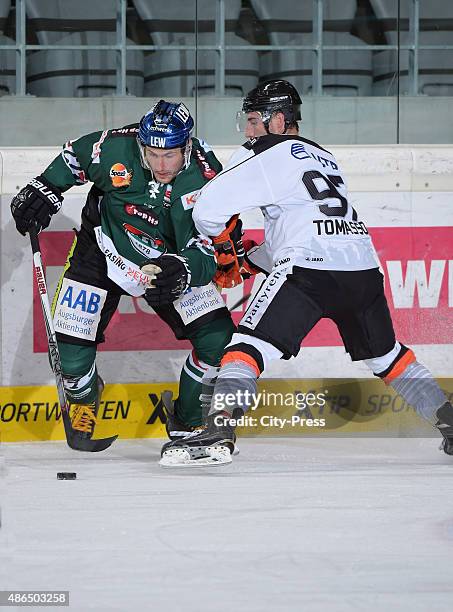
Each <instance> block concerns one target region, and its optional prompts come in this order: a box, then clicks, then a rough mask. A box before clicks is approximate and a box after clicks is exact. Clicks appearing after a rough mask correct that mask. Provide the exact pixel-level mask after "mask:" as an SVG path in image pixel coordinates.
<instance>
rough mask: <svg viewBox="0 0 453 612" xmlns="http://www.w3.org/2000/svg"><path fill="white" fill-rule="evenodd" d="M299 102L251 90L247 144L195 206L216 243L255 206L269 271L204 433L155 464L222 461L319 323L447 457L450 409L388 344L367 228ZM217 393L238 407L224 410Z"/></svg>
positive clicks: (410, 359)
mask: <svg viewBox="0 0 453 612" xmlns="http://www.w3.org/2000/svg"><path fill="white" fill-rule="evenodd" d="M301 103H302V102H301V99H300V97H299V94H298V93H297V91H296V89H295V88H294V87H293V86H292V85H291V84H290V83H288V82H287V81H282V80H275V81H268V82H266V83H263V84H260V85H258V86H257V87H256V88H255V89H253V90H252V91H251V92H249V94H248V95H247V97H246V98H245V100H244V103H243V111H242V118H243V119H244V120H245V135H246V136H247V137H248V139H249V140H248V141H247V142H246V143H245V144H244V145H243V146H242V147H241V148H240V149H239V150H238V151H237V152H236V153H235V154H234V155H233V157H232V159H231V160H230V163H229V164H228V166H227V167H226V168H225V169H224V170H223V172H221V173H220V174H218V175H217V177H215V178H214V180H212V181H211V182H210V183H208V184H207V185H206V186H205V187H204V188H203V190H202V191H201V194H200V195H199V197H198V199H197V202H196V205H195V209H194V213H193V218H194V221H195V224H196V227H197V229H198V230H199V231H200V232H201V233H202V234H204V235H206V236H209V237H211V238H213V239H214V240H215V241H218V239H219V235H220V236H221V237H222V238H223V240H224V241H227V240H228V237H229V236H230V235H231V228H232V226H234V219H236V218H237V215H238V214H241V213H244V212H246V211H248V210H251V209H254V208H257V207H258V208H260V209H261V211H262V213H263V216H264V231H265V241H264V243H263V245H261V246H260V247H259V248H258V249H255V250H254V253H253V257H254V258H255V260H256V259H257V258H258V256H259V257H260V259H261V261H263V260H267V261H269V262H270V263H269V269H268V270H266V271H267V272H268V276H267V278H266V280H265V281H264V282H263V284H262V285H261V287H260V288H259V290H258V291H257V293H256V295H255V296H254V298H253V299H252V301H251V302H250V304H249V306H248V308H247V310H246V312H245V314H244V316H243V317H242V319H241V321H240V323H239V326H238V330H237V333H235V334H234V335H233V338H232V340H231V342H230V344H229V345H228V346H227V347H226V349H225V352H224V355H223V358H222V361H221V369H220V372H219V374H218V377H217V380H216V382H215V388H214V397H213V399H212V401H211V402H210V407H209V415H208V418H207V422H206V427H205V430H204V431H203V432H201V433H199V434H198V435H195V436H193V437H191V438H186V439H185V440H181V441H179V442H176V443H172V442H170V443H168V444H166V445H165V446H164V447H163V449H162V459H161V463H162V464H163V465H172V464H175V465H180V464H188V465H190V464H197V463H211V462H212V463H216V462H217V463H225V462H229V461H231V455H230V452H232V451H233V449H234V440H235V436H234V427H233V423H234V419H235V418H236V417H238V416H241V415H242V414H243V413H244V412H245V411H246V410H247V409H248V407H249V406H248V405H247V401H245V400H246V398H251V397H254V394H255V393H256V388H257V385H256V381H257V378H258V377H259V376H260V374H261V373H262V372H263V371H264V370H265V368H266V366H267V364H268V363H269V361H270V360H272V359H289V358H290V357H292V356H295V355H297V353H298V352H299V349H300V344H301V342H302V341H303V339H304V338H305V336H306V335H307V334H308V332H309V331H310V330H311V329H312V328H313V327H314V325H316V323H317V322H318V321H319V320H320V319H321V318H323V317H327V318H330V319H332V320H333V321H334V322H335V323H336V325H337V327H338V329H339V331H340V334H341V337H342V339H343V342H344V345H345V348H346V351H347V352H348V353H349V355H350V356H351V358H352V360H354V361H356V360H363V361H364V362H365V363H366V364H367V365H368V366H369V368H370V369H371V371H372V372H373V374H374V375H376V376H378V377H380V378H382V379H383V380H384V381H385V383H387V384H388V385H390V386H392V387H393V389H394V390H395V391H396V392H397V393H399V394H400V395H401V396H402V397H403V398H404V399H405V400H406V401H407V403H408V404H410V405H412V406H413V407H414V408H415V409H416V411H417V413H418V414H419V415H420V416H421V417H423V418H425V419H427V420H428V421H430V422H431V423H432V425H433V426H435V427H437V428H438V429H439V430H440V432H441V434H442V435H443V449H444V451H445V452H446V453H447V454H450V455H451V454H453V407H452V406H451V404H450V403H449V402H448V401H447V398H446V397H445V394H444V393H443V391H442V390H441V389H440V387H439V385H438V384H437V382H436V381H435V380H434V378H433V376H432V374H431V373H430V372H429V370H428V369H427V368H426V367H425V366H423V365H422V364H420V363H419V362H418V361H417V359H416V357H415V354H414V352H413V351H412V350H411V349H410V348H408V347H406V346H404V345H403V344H401V343H400V342H398V341H397V340H396V339H395V334H394V330H393V324H392V320H391V316H390V312H389V309H388V305H387V300H386V298H385V294H384V286H383V275H382V274H381V272H380V270H379V261H378V258H377V256H376V252H375V250H374V247H373V244H372V241H371V238H370V236H369V234H368V230H367V228H366V225H365V223H364V222H363V221H362V220H361V219H360V218H359V216H358V214H357V212H356V211H355V210H354V208H353V207H352V206H351V204H350V202H349V201H348V195H347V188H346V180H345V177H344V176H343V174H342V172H341V169H340V168H339V166H338V163H337V161H336V159H335V157H334V155H332V153H330V152H329V151H327V150H326V149H324V148H323V147H321V146H320V145H318V144H317V143H315V142H312V141H310V140H307V139H305V138H302V137H300V136H299V130H298V123H297V122H298V120H300V118H301V117H300V105H301ZM232 218H233V222H232ZM225 228H226V229H225ZM231 251H232V252H234V241H232V244H231ZM253 257H252V255H251V256H250V259H252V260H253ZM239 265H240V262H238V264H237V265H236V267H235V269H236V271H238V270H239ZM261 267H263V266H261ZM229 394H234V395H233V396H232V395H229ZM226 397H229V398H231V397H236V398H238V400H239V399H241V401H242V403H241V402H239V401H238V402H236V403H235V404H233V405H231V402H228V403H226V402H223V403H222V400H223V399H224V398H226ZM219 407H221V408H222V409H221V410H219Z"/></svg>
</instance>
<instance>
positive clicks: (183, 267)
mask: <svg viewBox="0 0 453 612" xmlns="http://www.w3.org/2000/svg"><path fill="white" fill-rule="evenodd" d="M142 271H143V272H145V274H148V275H149V276H150V277H151V279H152V280H151V286H150V288H149V289H147V290H146V291H145V295H144V296H143V297H144V298H145V300H146V301H147V302H148V304H149V305H150V306H152V307H154V306H164V305H166V304H171V303H172V302H174V301H175V300H176V299H178V298H179V296H180V295H182V294H183V293H184V291H185V290H186V289H187V288H188V286H189V284H190V278H191V273H190V270H189V266H188V264H187V259H186V258H185V257H181V256H180V255H170V254H168V255H161V256H160V257H157V258H156V259H150V260H149V262H147V263H146V265H144V266H143V267H142Z"/></svg>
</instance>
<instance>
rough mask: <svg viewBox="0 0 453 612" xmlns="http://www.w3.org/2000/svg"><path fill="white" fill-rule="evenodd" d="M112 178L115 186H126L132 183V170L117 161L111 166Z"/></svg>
mask: <svg viewBox="0 0 453 612" xmlns="http://www.w3.org/2000/svg"><path fill="white" fill-rule="evenodd" d="M110 178H111V180H112V185H113V186H114V187H126V186H127V185H130V184H131V180H132V172H129V170H128V169H127V168H126V166H125V165H124V164H121V163H120V162H117V163H116V164H113V166H112V167H111V168H110Z"/></svg>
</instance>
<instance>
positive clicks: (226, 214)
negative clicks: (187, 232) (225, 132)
mask: <svg viewBox="0 0 453 612" xmlns="http://www.w3.org/2000/svg"><path fill="white" fill-rule="evenodd" d="M235 159H236V160H238V159H240V157H239V156H238V157H235ZM273 200H274V197H273V193H272V188H271V185H270V184H269V182H268V180H267V177H266V175H265V173H264V170H263V167H262V164H261V160H260V159H259V156H255V155H254V154H253V152H247V154H244V156H242V159H240V161H237V162H236V164H234V165H229V166H228V167H227V168H226V169H225V170H224V171H223V172H221V173H220V174H218V175H217V176H216V177H215V178H214V179H213V180H212V181H210V182H209V183H207V184H206V185H205V186H204V187H203V189H202V190H201V192H200V195H199V196H198V198H197V201H196V203H195V207H194V212H193V219H194V222H195V226H196V228H197V229H198V231H199V232H200V233H201V234H202V235H204V236H218V235H219V234H220V233H221V232H222V231H223V230H224V229H225V227H226V225H227V223H228V221H229V220H230V219H231V217H232V216H233V215H235V214H241V213H244V212H246V211H248V210H252V209H253V208H257V207H262V206H266V205H268V204H270V203H272V201H273Z"/></svg>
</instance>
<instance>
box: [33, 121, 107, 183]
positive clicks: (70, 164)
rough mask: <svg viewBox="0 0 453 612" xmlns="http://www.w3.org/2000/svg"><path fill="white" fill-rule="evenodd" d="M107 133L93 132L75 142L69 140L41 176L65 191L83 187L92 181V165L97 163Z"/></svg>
mask: <svg viewBox="0 0 453 612" xmlns="http://www.w3.org/2000/svg"><path fill="white" fill-rule="evenodd" d="M106 135H107V132H93V133H91V134H87V135H86V136H82V137H81V138H78V139H77V140H69V141H68V142H66V143H65V144H64V146H63V149H62V151H61V153H60V155H58V156H57V157H56V158H55V159H54V160H53V161H52V162H51V164H50V165H49V166H48V167H47V168H46V169H45V170H44V172H43V176H44V177H45V178H46V179H47V180H48V181H50V182H51V183H52V184H53V185H55V186H56V187H58V188H59V189H61V191H67V190H68V189H70V187H73V186H74V185H84V184H85V183H87V182H88V181H90V180H92V179H91V177H90V170H91V165H92V163H96V161H97V163H99V155H100V147H101V144H102V142H103V140H104V139H105V137H106Z"/></svg>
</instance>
